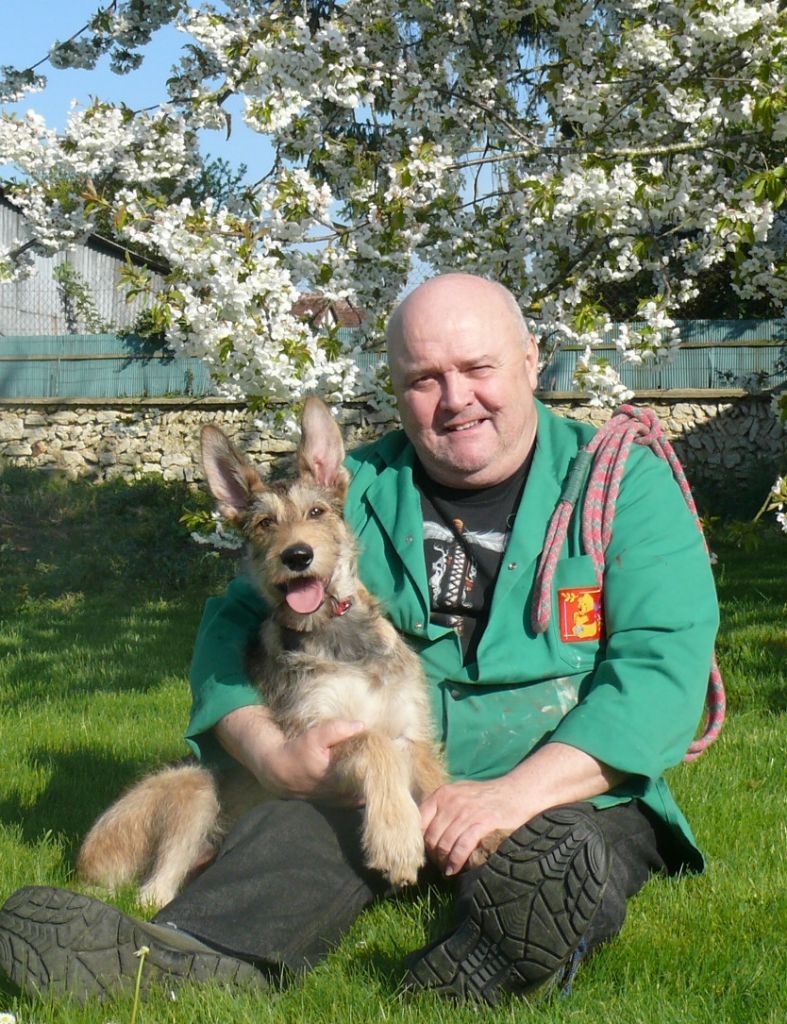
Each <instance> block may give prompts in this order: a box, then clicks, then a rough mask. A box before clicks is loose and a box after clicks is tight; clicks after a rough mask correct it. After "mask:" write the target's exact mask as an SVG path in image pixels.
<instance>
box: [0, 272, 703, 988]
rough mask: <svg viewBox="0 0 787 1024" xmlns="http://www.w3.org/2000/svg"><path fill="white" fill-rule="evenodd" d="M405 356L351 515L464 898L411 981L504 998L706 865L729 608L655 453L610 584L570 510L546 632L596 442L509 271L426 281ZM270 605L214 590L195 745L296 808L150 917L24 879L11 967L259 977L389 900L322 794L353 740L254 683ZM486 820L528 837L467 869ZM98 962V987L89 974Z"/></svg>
mask: <svg viewBox="0 0 787 1024" xmlns="http://www.w3.org/2000/svg"><path fill="white" fill-rule="evenodd" d="M388 351H389V362H390V368H391V375H392V380H393V386H394V391H395V393H396V396H397V399H398V402H399V408H400V412H401V418H402V425H403V428H404V431H403V432H401V431H396V432H393V433H392V434H389V435H388V436H386V437H384V438H383V439H382V440H380V441H379V442H376V443H375V444H372V445H370V446H367V447H366V448H363V449H361V450H359V451H358V452H355V453H352V454H351V455H350V456H349V457H348V466H349V468H350V470H351V472H352V476H353V482H352V485H351V489H350V494H349V497H348V503H347V517H348V520H349V522H350V524H351V526H352V527H353V529H354V530H355V532H356V535H357V537H358V541H359V549H360V570H361V576H362V578H363V580H364V582H365V583H366V585H367V586H368V587H369V588H370V589H371V590H372V591H373V592H374V593H375V594H376V595H377V596H378V597H379V598H380V599H381V600H382V601H383V604H384V606H385V607H386V608H387V609H388V611H389V614H390V616H391V619H392V621H393V622H394V624H395V625H396V626H397V628H398V629H400V630H401V632H402V633H403V634H404V635H405V636H406V637H407V639H408V641H409V642H410V643H411V644H412V645H413V646H414V648H415V649H416V650H417V651H418V652H419V654H420V655H421V657H422V660H423V663H424V667H425V669H426V672H427V675H428V677H429V680H430V683H431V688H432V696H433V702H434V710H435V720H436V722H437V723H438V726H439V728H440V731H441V737H442V740H443V742H444V744H445V749H446V756H447V759H448V764H449V768H450V771H451V773H452V779H453V781H452V782H450V783H449V784H447V785H445V786H443V787H441V788H440V789H438V790H437V791H436V792H435V793H433V794H432V795H431V796H430V797H429V798H428V799H426V800H425V801H424V803H423V806H422V808H421V812H422V822H423V831H424V839H425V845H426V849H427V852H428V855H429V858H430V860H431V861H432V863H433V865H434V866H435V867H436V869H437V870H438V871H439V873H440V874H441V875H442V876H444V877H445V878H447V879H449V880H451V884H453V885H454V887H455V889H456V894H457V901H456V916H457V923H456V927H455V929H454V930H453V931H452V932H451V933H449V934H448V935H447V936H445V937H443V938H442V939H440V940H439V941H437V942H436V943H434V944H433V945H432V946H430V947H428V948H427V949H425V950H422V951H420V952H419V953H416V954H414V955H413V956H412V957H411V958H410V961H409V973H408V983H409V984H410V986H411V987H413V988H416V989H436V990H437V991H440V992H443V993H446V994H448V995H453V996H458V997H473V998H479V999H483V1000H486V1001H489V1002H494V1001H495V1000H496V999H497V998H498V997H499V996H500V995H501V994H502V993H505V992H512V993H527V992H529V991H531V990H533V989H535V988H536V987H538V986H540V985H542V984H543V983H544V982H546V981H549V980H550V979H555V978H557V979H560V978H563V977H565V975H566V972H568V971H570V970H571V967H572V963H573V962H574V961H576V960H577V959H578V957H579V956H580V955H581V954H582V952H583V951H585V950H588V949H592V948H594V947H596V946H597V945H599V944H600V943H601V942H603V941H605V940H607V939H609V938H611V937H612V936H613V935H614V934H616V933H617V931H618V930H619V929H620V927H621V925H622V923H623V919H624V917H625V913H626V901H627V899H628V898H629V897H630V896H632V895H633V894H634V893H635V892H637V891H638V890H639V889H640V888H641V886H642V885H643V884H644V882H645V881H646V880H647V878H648V877H649V875H651V874H652V873H654V872H664V871H666V872H670V873H675V872H678V871H681V870H683V869H685V868H692V869H701V867H702V857H701V855H700V853H699V851H698V850H697V848H696V845H695V841H694V838H693V836H692V833H691V830H690V828H689V826H688V824H687V823H686V821H685V819H684V817H683V815H682V814H681V812H680V810H679V808H678V807H677V805H676V804H675V802H674V800H673V798H672V796H671V795H670V792H669V790H668V788H667V785H666V783H665V782H664V780H663V778H662V774H663V771H664V770H665V769H666V768H667V767H669V766H670V765H673V764H676V763H678V762H679V761H680V760H681V758H682V756H683V754H684V752H685V750H686V748H687V746H688V744H689V742H690V740H691V738H692V735H693V732H694V729H695V727H696V725H697V722H698V720H699V718H700V715H701V712H702V705H703V698H704V694H705V688H706V684H707V679H708V675H709V670H710V664H711V657H712V650H713V642H714V637H715V631H716V627H717V624H718V615H717V606H716V600H715V595H714V589H713V582H712V578H711V574H710V570H709V566H708V559H707V556H706V554H705V550H704V545H703V542H702V539H701V537H700V535H699V532H698V531H697V529H696V526H695V525H694V523H693V521H692V519H691V516H690V515H689V513H688V510H687V509H686V506H685V502H684V500H683V497H682V495H681V494H680V491H679V488H678V487H677V485H676V484H675V483H674V481H673V480H672V476H671V473H670V470H669V469H668V467H667V466H666V465H665V464H664V463H662V462H661V461H660V460H659V459H658V458H657V457H656V456H654V455H653V454H652V453H651V452H649V451H646V450H644V449H641V448H638V449H636V450H635V451H633V452H632V453H631V455H630V458H629V463H628V467H627V470H626V473H625V477H624V480H623V484H622V487H621V491H620V496H619V500H618V508H617V516H616V520H615V526H614V531H613V536H612V540H611V543H610V547H609V550H608V551H607V570H606V573H605V577H604V580H603V586H602V587H601V593H599V588H598V586H597V581H596V578H595V574H594V569H593V564H592V561H591V559H590V558H589V557H588V556H587V555H586V554H585V553H584V551H583V549H582V544H581V538H580V531H579V528H578V525H577V524H576V523H575V524H574V526H573V527H572V529H571V530H570V531H569V535H568V539H567V541H566V545H565V550H564V551H563V553H562V557H561V560H560V562H559V564H558V567H557V573H556V582H555V592H556V593H555V608H556V614H555V616H554V621H553V622H552V624H551V627H550V629H549V630H548V631H547V632H546V633H544V634H540V635H537V634H535V633H534V631H533V630H532V627H531V625H530V622H531V604H532V598H533V584H534V575H535V570H536V566H537V564H538V558H539V555H540V553H541V550H542V547H543V544H544V538H545V534H546V530H547V525H548V523H549V520H550V518H551V516H552V514H553V512H554V509H555V506H556V505H557V503H558V501H559V499H560V495H561V488H562V486H563V484H564V482H565V480H566V477H567V475H568V473H569V470H570V468H571V466H572V465H573V463H574V461H575V459H576V456H577V452H578V451H579V449H580V448H581V447H582V446H583V445H584V444H586V443H587V441H588V440H589V438H590V437H591V436H592V434H593V430H592V429H591V428H589V427H587V426H585V425H582V424H578V423H575V422H571V421H568V420H563V419H561V418H559V417H556V416H554V415H553V414H551V413H550V412H548V411H547V410H546V409H544V408H543V407H542V406H541V405H540V404H539V403H538V402H536V400H535V398H534V390H535V387H536V375H537V350H536V346H535V343H534V341H533V339H532V338H531V336H530V335H529V334H528V332H527V330H526V328H525V325H524V322H523V320H522V317H521V314H520V312H519V309H518V307H517V305H516V302H515V300H514V299H513V297H512V296H511V295H510V294H509V293H508V292H507V291H506V290H505V289H503V288H502V287H501V286H499V285H497V284H495V283H493V282H490V281H487V280H484V279H481V278H478V277H475V276H472V275H466V274H448V275H445V276H442V277H438V278H435V279H433V280H431V281H428V282H427V283H425V284H423V285H421V287H420V288H418V289H416V290H415V291H414V292H413V293H412V294H411V295H410V296H409V297H408V298H407V299H405V301H404V302H402V304H401V305H400V306H399V307H398V309H397V310H396V311H395V313H394V315H393V317H392V319H391V323H390V326H389V332H388ZM577 518H578V517H577ZM677 579H680V585H679V586H676V585H675V581H676V580H677ZM580 599H581V600H580ZM602 603H603V617H604V620H605V622H604V625H603V627H602V611H601V606H602ZM260 615H261V605H260V602H259V599H258V598H257V596H256V594H255V593H254V592H253V591H252V589H251V587H250V586H249V584H247V583H246V582H245V581H243V580H242V579H238V580H236V581H235V582H234V583H233V584H232V585H231V587H230V589H229V591H228V594H227V595H226V596H225V597H224V598H221V599H215V600H212V601H210V602H209V603H208V606H207V608H206V612H205V616H204V618H203V623H202V627H201V630H200V636H199V638H198V642H197V648H196V652H195V658H194V664H193V671H192V681H193V689H194V704H193V710H192V718H191V722H190V725H189V732H188V737H189V742H190V743H191V745H192V747H193V748H194V749H195V750H196V751H197V752H198V753H199V754H200V755H201V756H202V757H203V758H205V759H208V760H216V759H218V758H220V757H222V756H224V757H226V756H227V754H229V755H231V756H232V757H234V758H236V759H237V760H238V761H240V762H241V763H243V764H244V765H246V766H247V767H248V768H249V769H251V770H252V771H253V772H254V773H255V774H256V775H257V776H258V777H259V778H260V779H264V780H265V782H266V784H267V785H271V784H272V785H274V786H275V787H276V790H277V791H278V793H279V794H280V795H281V797H282V798H284V799H282V800H278V801H273V802H270V803H266V804H263V805H261V806H260V807H258V808H257V809H255V810H254V811H252V812H250V814H249V815H247V816H246V817H245V818H244V819H243V820H242V821H241V822H240V823H239V824H238V826H237V827H236V828H235V829H234V830H233V831H232V832H231V833H230V835H229V836H228V838H227V840H226V842H225V844H224V846H223V848H222V851H221V853H220V855H219V857H218V859H217V860H216V861H215V862H214V864H213V865H211V866H210V867H209V868H208V869H207V870H206V871H204V872H203V873H202V874H201V875H200V876H199V877H198V878H197V879H196V880H195V881H194V882H193V883H192V884H191V885H190V886H188V887H187V888H186V889H185V890H184V892H183V893H181V894H180V895H179V896H178V897H177V898H176V899H175V900H174V901H173V903H171V904H170V905H169V906H167V907H165V908H164V909H163V910H162V911H161V912H160V913H159V914H158V916H157V917H156V919H155V922H156V923H155V924H153V925H142V924H141V923H139V922H133V921H131V920H130V919H129V918H126V917H124V916H123V915H121V914H119V913H118V912H117V911H116V910H114V908H112V907H109V906H107V905H106V904H103V903H100V902H99V901H96V900H91V899H89V898H88V897H84V896H77V895H76V894H72V893H66V892H63V891H59V890H51V889H26V890H21V891H20V893H18V894H16V895H15V896H13V897H12V898H11V899H10V900H9V901H8V903H7V904H6V907H5V908H4V910H3V911H2V912H0V965H1V966H2V967H3V968H4V969H5V971H6V973H8V974H10V975H11V976H12V977H13V978H14V980H16V981H17V982H18V983H20V984H22V985H24V986H26V987H27V988H30V989H34V988H35V987H36V986H39V987H45V986H49V987H50V988H54V989H56V990H60V991H63V990H65V991H69V990H72V989H74V988H75V987H76V986H77V985H78V984H89V986H90V988H89V990H90V991H103V990H107V989H112V988H113V987H116V986H118V985H121V984H123V983H124V982H128V981H130V980H131V979H132V978H133V976H134V975H135V974H136V968H137V964H138V961H135V960H134V959H133V955H132V954H133V951H134V950H135V949H136V948H137V947H138V946H139V945H143V944H144V945H147V946H148V947H149V948H150V953H149V954H148V958H147V961H146V969H147V970H148V972H149V975H150V977H151V978H154V977H156V976H162V975H163V976H165V977H166V976H171V975H181V976H185V977H191V978H197V979H199V978H200V977H206V976H213V977H219V978H224V979H227V980H231V981H236V982H238V983H251V984H256V983H259V984H262V982H263V978H264V977H265V976H266V975H271V974H273V975H276V976H278V975H280V974H281V971H282V969H283V968H284V969H287V970H290V971H298V970H301V969H304V968H306V967H308V966H311V965H312V964H314V963H315V962H316V961H318V960H319V959H320V958H321V957H322V956H324V955H325V953H326V952H327V951H328V949H329V948H331V946H332V945H334V944H335V943H336V942H337V941H338V940H339V939H340V937H341V935H342V934H343V933H344V931H345V930H346V929H347V928H348V927H349V925H350V924H351V923H352V921H353V920H354V918H355V917H356V916H357V915H358V913H359V912H360V911H361V910H362V909H363V908H364V907H365V906H367V905H368V904H370V903H371V902H372V901H373V900H374V899H376V898H379V897H380V896H383V895H385V894H386V885H385V883H384V880H383V879H382V877H380V876H377V875H375V873H374V872H370V871H368V870H366V869H365V868H364V867H363V864H362V861H361V858H360V851H359V848H358V825H359V812H358V810H357V809H356V808H344V807H336V806H335V805H334V803H333V800H332V791H331V748H332V747H333V746H334V745H336V744H337V743H339V742H341V741H342V740H343V739H346V738H347V737H349V736H351V735H353V734H354V733H355V732H356V731H357V730H358V729H360V728H362V726H361V725H359V723H352V722H342V721H336V722H332V723H329V724H328V725H323V726H319V727H317V728H314V729H312V730H309V731H308V732H306V733H304V734H303V735H301V736H299V737H297V738H295V739H292V740H287V739H285V737H284V736H283V735H282V734H281V733H280V732H279V731H278V729H277V727H276V726H275V725H274V724H273V722H272V721H271V720H270V717H269V715H268V713H267V710H266V709H265V708H264V707H263V706H261V705H260V704H259V703H258V700H259V698H258V695H257V693H256V690H255V689H254V687H253V686H252V685H251V683H250V682H249V681H248V679H247V678H246V674H245V668H244V659H245V651H246V649H247V646H248V644H249V642H250V640H251V638H252V637H253V636H254V634H255V633H256V631H257V629H258V627H259V621H260ZM495 829H500V830H503V831H504V832H506V833H511V832H512V833H513V835H512V836H511V838H510V839H508V840H507V841H506V842H504V844H503V845H502V846H501V848H500V850H499V851H498V853H497V854H496V855H494V856H493V858H492V859H491V860H490V862H489V863H488V864H487V865H486V866H484V867H483V868H481V869H478V870H476V871H468V870H464V869H465V866H466V863H467V859H468V857H469V855H470V854H471V852H472V851H473V850H474V849H475V848H476V846H477V845H478V843H479V842H480V840H481V839H483V837H484V836H486V835H487V834H488V833H490V832H492V831H493V830H495ZM32 922H35V927H33V924H32ZM82 922H88V923H89V927H83V925H82V924H81V923H82ZM82 931H84V934H82ZM104 936H106V939H107V941H106V944H105V947H108V948H104V949H103V950H100V951H98V952H96V951H95V948H96V946H100V945H101V944H102V943H101V939H102V938H103V937H104ZM20 958H23V959H24V963H25V964H26V965H27V966H26V967H25V968H24V969H23V968H22V967H20V966H19V962H20ZM82 965H87V967H86V972H85V973H87V972H89V976H90V979H92V980H88V979H87V978H79V980H78V981H77V980H76V979H77V975H78V972H79V968H80V967H81V966H82ZM63 979H64V980H63Z"/></svg>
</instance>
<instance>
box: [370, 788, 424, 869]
mask: <svg viewBox="0 0 787 1024" xmlns="http://www.w3.org/2000/svg"><path fill="white" fill-rule="evenodd" d="M413 809H414V811H415V814H414V815H413V814H412V813H410V814H408V815H407V819H408V820H406V821H405V820H401V821H399V822H398V823H397V824H396V826H388V827H379V826H378V827H375V826H374V824H373V823H372V822H367V827H366V830H365V834H364V850H365V853H366V863H367V864H368V866H369V867H370V868H374V869H375V870H377V871H380V872H382V874H384V875H385V877H386V878H387V879H388V881H389V882H391V883H392V885H414V884H415V882H416V881H417V879H418V872H419V871H420V869H421V868H422V867H423V865H424V863H425V862H426V852H425V850H424V837H423V835H422V834H421V817H420V815H419V814H418V809H417V808H416V807H415V805H413Z"/></svg>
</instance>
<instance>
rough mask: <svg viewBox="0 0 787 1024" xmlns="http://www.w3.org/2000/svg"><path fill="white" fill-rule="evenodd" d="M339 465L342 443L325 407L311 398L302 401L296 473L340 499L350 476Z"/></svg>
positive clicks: (318, 400)
mask: <svg viewBox="0 0 787 1024" xmlns="http://www.w3.org/2000/svg"><path fill="white" fill-rule="evenodd" d="M343 462H344V442H343V441H342V434H341V431H340V430H339V427H338V425H337V423H336V421H335V420H334V418H333V416H332V415H331V411H330V409H329V408H328V406H327V405H326V404H325V403H324V402H323V401H322V400H321V399H319V398H316V397H315V396H314V395H312V396H311V397H309V398H307V399H306V403H305V404H304V407H303V415H302V417H301V443H300V445H299V447H298V469H299V470H300V472H301V473H302V474H303V475H304V476H310V477H311V478H312V479H313V480H314V482H315V483H316V484H319V486H320V487H328V488H330V489H331V490H333V491H336V493H337V494H338V496H339V497H340V498H341V499H344V496H345V495H346V493H347V487H348V486H349V483H350V474H349V473H348V472H347V470H346V469H345V468H344V466H343V465H342V463H343Z"/></svg>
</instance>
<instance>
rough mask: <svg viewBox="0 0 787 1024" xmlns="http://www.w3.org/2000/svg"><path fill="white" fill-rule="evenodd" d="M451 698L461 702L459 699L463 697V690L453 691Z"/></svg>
mask: <svg viewBox="0 0 787 1024" xmlns="http://www.w3.org/2000/svg"><path fill="white" fill-rule="evenodd" d="M451 696H452V697H453V698H454V700H459V698H460V697H461V696H462V691H461V690H451Z"/></svg>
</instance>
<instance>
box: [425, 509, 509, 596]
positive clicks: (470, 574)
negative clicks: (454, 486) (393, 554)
mask: <svg viewBox="0 0 787 1024" xmlns="http://www.w3.org/2000/svg"><path fill="white" fill-rule="evenodd" d="M451 525H452V527H453V529H449V528H448V527H446V526H444V525H442V524H441V523H436V522H431V521H427V522H425V523H424V540H425V541H426V543H427V545H428V546H430V547H431V551H432V560H431V574H430V576H429V590H430V593H431V597H432V607H433V608H443V609H449V608H455V609H456V610H457V611H459V610H460V609H467V610H469V609H472V608H475V607H477V606H478V601H477V600H476V601H474V600H473V597H474V595H473V590H474V587H475V584H476V580H477V578H478V561H477V559H476V557H475V554H474V551H473V549H474V548H481V549H483V550H486V551H494V552H495V553H497V554H501V553H502V552H503V551H504V550H505V546H506V543H507V542H508V533H502V532H501V531H499V530H488V531H483V532H480V531H476V530H467V529H465V524H464V523H463V522H462V520H461V519H454V520H452V524H451Z"/></svg>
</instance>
